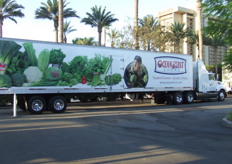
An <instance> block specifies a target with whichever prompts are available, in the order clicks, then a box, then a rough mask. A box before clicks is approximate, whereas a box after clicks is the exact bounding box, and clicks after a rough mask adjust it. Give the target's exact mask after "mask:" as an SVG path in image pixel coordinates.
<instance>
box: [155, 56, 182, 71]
mask: <svg viewBox="0 0 232 164" xmlns="http://www.w3.org/2000/svg"><path fill="white" fill-rule="evenodd" d="M154 60H155V72H156V73H160V74H169V75H179V74H185V73H186V60H185V59H182V58H178V57H171V56H162V57H155V58H154Z"/></svg>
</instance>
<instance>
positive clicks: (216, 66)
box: [214, 46, 218, 78]
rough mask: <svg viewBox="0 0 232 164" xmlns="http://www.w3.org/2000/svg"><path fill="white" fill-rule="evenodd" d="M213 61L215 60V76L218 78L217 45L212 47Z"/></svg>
mask: <svg viewBox="0 0 232 164" xmlns="http://www.w3.org/2000/svg"><path fill="white" fill-rule="evenodd" d="M214 53H215V54H214V55H215V57H214V61H215V74H216V78H218V46H215V47H214Z"/></svg>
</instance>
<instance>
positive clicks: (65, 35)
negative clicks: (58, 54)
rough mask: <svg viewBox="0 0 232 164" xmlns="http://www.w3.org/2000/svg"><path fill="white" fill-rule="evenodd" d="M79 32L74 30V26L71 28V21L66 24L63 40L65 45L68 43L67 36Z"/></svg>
mask: <svg viewBox="0 0 232 164" xmlns="http://www.w3.org/2000/svg"><path fill="white" fill-rule="evenodd" d="M74 31H77V29H74V28H73V26H70V21H69V22H67V21H66V22H64V26H63V40H64V43H67V34H69V33H71V32H74Z"/></svg>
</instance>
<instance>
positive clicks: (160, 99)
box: [155, 93, 166, 104]
mask: <svg viewBox="0 0 232 164" xmlns="http://www.w3.org/2000/svg"><path fill="white" fill-rule="evenodd" d="M165 101H166V97H165V93H156V94H155V103H156V104H164V103H165Z"/></svg>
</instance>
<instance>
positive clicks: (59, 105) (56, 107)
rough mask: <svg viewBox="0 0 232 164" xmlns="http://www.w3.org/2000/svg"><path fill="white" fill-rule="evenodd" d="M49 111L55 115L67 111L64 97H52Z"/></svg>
mask: <svg viewBox="0 0 232 164" xmlns="http://www.w3.org/2000/svg"><path fill="white" fill-rule="evenodd" d="M48 105H49V109H50V110H51V111H52V112H54V113H62V112H64V111H65V110H66V107H67V101H66V99H65V98H64V97H63V96H52V97H51V98H50V99H49V102H48Z"/></svg>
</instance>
